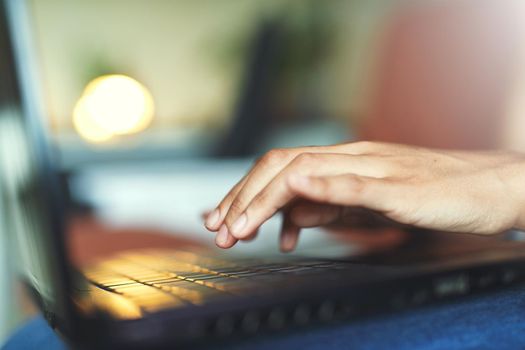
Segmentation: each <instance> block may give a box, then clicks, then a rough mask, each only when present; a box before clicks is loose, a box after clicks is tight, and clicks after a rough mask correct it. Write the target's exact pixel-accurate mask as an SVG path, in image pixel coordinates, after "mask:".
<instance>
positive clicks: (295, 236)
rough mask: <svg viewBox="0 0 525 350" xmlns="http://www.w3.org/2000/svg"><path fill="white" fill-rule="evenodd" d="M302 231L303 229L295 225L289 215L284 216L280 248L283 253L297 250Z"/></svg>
mask: <svg viewBox="0 0 525 350" xmlns="http://www.w3.org/2000/svg"><path fill="white" fill-rule="evenodd" d="M300 230H301V228H300V227H298V226H297V225H295V224H294V223H293V222H292V221H291V220H290V217H289V216H288V215H285V216H284V218H283V225H282V229H281V235H280V241H281V242H280V247H281V251H282V252H283V253H288V252H291V251H292V250H294V249H295V247H296V246H297V241H298V240H299V232H300Z"/></svg>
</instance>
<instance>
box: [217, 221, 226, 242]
mask: <svg viewBox="0 0 525 350" xmlns="http://www.w3.org/2000/svg"><path fill="white" fill-rule="evenodd" d="M226 242H228V228H227V227H226V225H222V226H221V228H220V229H219V232H218V233H217V237H215V243H217V244H218V245H225V244H226Z"/></svg>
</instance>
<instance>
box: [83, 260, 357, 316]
mask: <svg viewBox="0 0 525 350" xmlns="http://www.w3.org/2000/svg"><path fill="white" fill-rule="evenodd" d="M346 266H347V264H345V263H340V262H334V261H326V260H295V261H290V260H287V261H284V260H283V261H281V262H279V261H277V262H276V261H275V260H264V259H244V260H235V261H232V260H223V259H220V258H216V257H207V256H201V255H198V254H195V253H190V252H183V251H173V250H170V251H157V250H151V251H141V252H140V253H124V254H120V255H118V256H116V257H115V258H113V259H111V260H104V261H103V262H102V263H100V264H97V265H94V266H91V267H90V268H88V269H86V270H85V271H84V274H85V276H86V277H87V278H88V280H89V281H90V282H92V283H93V284H95V285H96V286H97V287H99V288H102V289H104V290H106V291H110V292H113V293H116V294H118V295H120V296H123V297H125V298H126V299H128V300H129V301H131V302H132V303H133V304H135V305H136V306H137V307H138V308H140V310H141V311H142V312H144V313H150V312H155V311H158V310H161V309H165V308H173V307H182V306H186V305H203V304H206V303H209V302H212V301H217V300H218V299H221V298H228V297H232V296H243V295H256V294H262V293H269V292H272V289H273V287H275V286H276V285H278V286H279V291H282V289H283V288H286V287H287V286H291V285H293V284H294V281H296V280H297V279H299V278H301V280H303V281H304V275H306V274H323V273H324V272H326V271H327V269H329V270H337V269H341V268H345V267H346Z"/></svg>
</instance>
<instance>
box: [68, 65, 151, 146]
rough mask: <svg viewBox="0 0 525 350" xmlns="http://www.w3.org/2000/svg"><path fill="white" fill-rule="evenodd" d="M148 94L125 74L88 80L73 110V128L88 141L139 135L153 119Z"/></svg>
mask: <svg viewBox="0 0 525 350" xmlns="http://www.w3.org/2000/svg"><path fill="white" fill-rule="evenodd" d="M154 110H155V108H154V103H153V98H152V96H151V93H150V92H149V91H148V90H147V89H146V87H144V86H143V85H142V84H141V83H139V82H138V81H136V80H135V79H133V78H130V77H128V76H125V75H117V74H114V75H104V76H101V77H98V78H96V79H94V80H93V81H91V82H90V83H89V84H88V85H87V86H86V88H85V89H84V93H83V94H82V96H81V98H80V99H79V100H78V102H77V103H76V105H75V108H74V110H73V125H74V127H75V129H76V130H77V132H78V133H79V135H80V136H81V137H82V138H84V139H85V140H87V141H89V142H94V143H100V142H105V141H108V140H111V139H112V138H114V137H115V136H120V135H129V134H135V133H138V132H140V131H142V130H144V129H146V128H147V127H148V126H149V125H150V124H151V121H152V120H153V115H154Z"/></svg>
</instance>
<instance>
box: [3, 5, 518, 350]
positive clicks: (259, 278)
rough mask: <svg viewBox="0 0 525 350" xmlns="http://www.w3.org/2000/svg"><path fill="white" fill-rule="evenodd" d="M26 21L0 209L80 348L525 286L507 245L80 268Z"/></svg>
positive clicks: (298, 321)
mask: <svg viewBox="0 0 525 350" xmlns="http://www.w3.org/2000/svg"><path fill="white" fill-rule="evenodd" d="M27 23H28V16H27V9H26V8H25V4H24V2H23V1H17V0H14V1H2V2H1V7H0V52H2V55H0V76H1V77H2V78H1V79H0V198H1V201H2V202H1V205H0V208H1V210H3V211H4V216H5V218H6V222H7V226H6V227H4V228H2V230H5V232H7V233H8V234H9V235H10V236H11V237H12V238H13V239H14V240H15V241H16V244H17V246H18V254H17V259H19V261H20V265H21V269H20V275H21V279H22V280H23V281H24V283H25V285H26V286H27V288H28V290H30V291H31V293H32V295H33V297H34V300H35V302H36V303H37V304H38V306H39V308H40V310H41V311H42V313H43V315H44V316H45V318H46V319H47V320H48V322H49V324H50V325H51V327H53V328H54V329H55V330H56V332H58V333H59V334H60V335H61V336H62V338H63V339H64V340H65V341H66V342H67V343H68V344H69V345H71V346H73V347H85V348H112V349H114V348H155V347H168V346H169V347H175V346H179V345H180V346H183V345H189V344H192V345H193V344H215V342H216V341H217V340H218V339H219V340H223V341H236V340H237V339H244V338H246V337H255V336H257V335H259V334H266V333H271V332H279V331H281V332H282V331H284V330H289V329H301V328H304V327H307V326H310V325H316V324H330V323H334V322H347V321H352V320H358V319H359V318H361V317H365V316H368V315H373V314H377V313H385V312H393V311H399V310H403V309H406V308H408V307H415V306H420V305H425V304H429V303H434V302H443V301H445V300H448V299H450V298H455V297H461V296H465V295H469V294H473V293H478V292H483V291H487V290H490V289H493V288H498V287H503V286H509V285H513V284H516V283H521V282H523V281H525V249H524V244H523V243H521V242H519V241H515V240H508V239H502V240H498V241H497V244H496V243H494V240H490V241H488V243H489V244H482V245H476V248H473V247H470V249H457V248H458V246H456V249H454V250H448V249H445V250H441V251H439V250H437V249H436V248H435V247H433V246H432V244H430V245H428V244H427V245H426V246H424V247H423V246H421V245H416V246H414V247H406V248H405V250H403V251H401V252H399V251H397V252H392V253H391V254H387V255H385V256H376V257H372V258H363V259H358V258H349V259H323V258H311V257H309V258H306V257H305V258H303V257H300V256H291V257H286V256H284V257H283V256H278V257H275V258H272V257H268V258H266V257H257V258H253V257H249V256H247V257H242V256H236V257H231V256H229V255H228V254H227V253H226V254H221V255H217V254H216V253H214V252H213V251H211V250H209V249H205V248H202V249H170V248H155V249H153V248H146V247H144V248H140V247H138V248H137V249H133V250H126V251H121V252H119V253H115V254H113V255H109V256H107V258H104V259H99V260H97V261H96V262H92V263H90V264H87V265H85V266H78V265H76V264H74V263H73V261H72V257H71V256H70V252H69V251H68V250H67V249H66V247H67V246H68V241H67V240H68V234H67V232H66V221H67V215H66V208H65V207H64V206H63V204H62V203H63V202H64V201H63V194H62V193H61V191H60V187H59V185H58V183H59V179H58V178H57V173H58V171H57V167H56V164H55V162H54V160H53V159H54V158H53V154H52V148H51V147H50V144H49V141H48V140H47V137H46V133H45V132H44V128H43V127H42V120H43V119H42V116H43V114H44V110H43V108H42V103H41V101H42V99H41V98H40V94H41V91H38V89H37V88H36V86H37V85H38V84H36V82H37V81H38V76H37V74H36V73H37V72H36V69H35V65H34V64H33V63H34V62H32V60H33V59H34V55H32V54H31V42H30V35H29V33H30V31H29V30H28V26H27ZM413 231H414V232H413V234H414V235H416V236H418V237H424V236H425V235H426V234H427V233H425V232H423V231H418V230H416V229H413ZM415 242H417V240H415ZM465 242H468V241H463V243H464V244H465V247H467V246H468V245H469V244H468V243H465ZM101 244H104V242H101ZM423 248H425V249H423ZM423 256H424V257H425V258H424V259H423V258H422V257H423Z"/></svg>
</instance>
